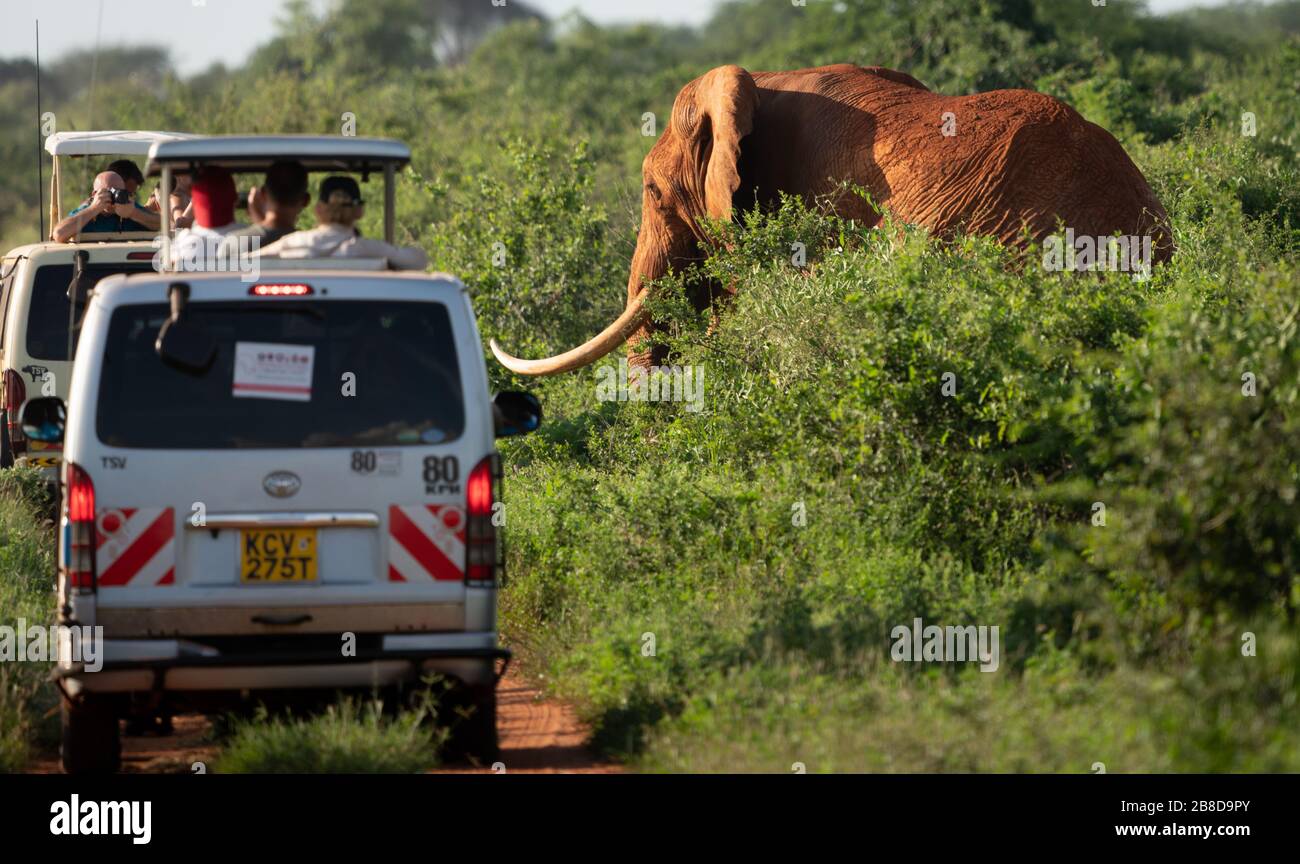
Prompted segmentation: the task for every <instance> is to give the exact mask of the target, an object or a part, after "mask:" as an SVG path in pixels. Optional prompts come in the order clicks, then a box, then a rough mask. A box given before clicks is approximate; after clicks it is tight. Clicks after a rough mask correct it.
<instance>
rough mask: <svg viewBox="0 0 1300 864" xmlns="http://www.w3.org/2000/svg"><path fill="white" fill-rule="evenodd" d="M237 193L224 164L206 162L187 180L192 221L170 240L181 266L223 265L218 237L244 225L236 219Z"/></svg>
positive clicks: (184, 268)
mask: <svg viewBox="0 0 1300 864" xmlns="http://www.w3.org/2000/svg"><path fill="white" fill-rule="evenodd" d="M238 197H239V193H238V192H237V191H236V189H235V178H234V177H232V176H231V174H230V172H229V171H227V170H226V169H225V168H220V167H217V166H208V167H206V168H202V169H200V170H199V172H198V174H197V175H196V176H195V177H194V182H193V183H191V184H190V206H191V211H192V212H193V214H194V224H193V226H191V227H190V228H187V229H185V230H183V231H179V232H177V234H176V239H175V241H173V243H172V255H173V257H174V259H175V261H176V262H177V264H178V269H182V270H216V269H225V268H224V267H221V266H219V265H220V261H219V259H220V256H218V255H217V254H216V250H217V247H218V246H219V245H220V244H221V239H222V238H223V237H225V236H226V235H227V234H229V233H231V232H232V231H238V230H239V229H241V228H243V227H244V226H243V225H242V224H240V223H238V222H236V221H235V201H236V200H237V199H238Z"/></svg>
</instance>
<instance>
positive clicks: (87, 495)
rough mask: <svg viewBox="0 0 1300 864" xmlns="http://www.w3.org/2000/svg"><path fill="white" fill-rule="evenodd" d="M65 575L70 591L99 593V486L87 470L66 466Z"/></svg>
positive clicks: (64, 517)
mask: <svg viewBox="0 0 1300 864" xmlns="http://www.w3.org/2000/svg"><path fill="white" fill-rule="evenodd" d="M65 466H66V467H65V468H64V470H65V471H66V472H67V473H66V474H65V475H64V481H63V482H64V493H63V494H64V498H63V500H64V512H63V556H62V557H63V560H62V562H61V563H62V569H63V576H64V578H65V579H66V580H67V582H66V583H65V584H66V585H67V586H68V589H69V590H72V591H80V592H83V593H85V592H90V591H94V590H95V484H94V483H92V482H91V480H90V475H89V474H87V473H86V471H85V469H84V468H82V467H81V466H80V465H77V464H76V463H73V462H67V463H65Z"/></svg>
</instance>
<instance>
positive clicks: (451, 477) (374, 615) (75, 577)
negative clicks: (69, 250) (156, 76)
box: [22, 136, 541, 771]
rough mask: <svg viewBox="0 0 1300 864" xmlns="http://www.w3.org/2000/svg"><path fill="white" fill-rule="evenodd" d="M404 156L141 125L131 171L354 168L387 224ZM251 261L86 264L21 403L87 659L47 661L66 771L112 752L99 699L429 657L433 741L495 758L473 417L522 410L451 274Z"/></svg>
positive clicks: (270, 689) (418, 662) (488, 431)
mask: <svg viewBox="0 0 1300 864" xmlns="http://www.w3.org/2000/svg"><path fill="white" fill-rule="evenodd" d="M408 158H409V156H408V151H407V149H406V147H405V146H404V145H402V144H400V143H398V142H394V141H375V140H365V139H357V138H295V137H276V136H271V137H232V138H207V139H193V140H186V141H172V142H163V143H158V144H156V145H154V146H153V147H152V148H151V150H150V158H149V165H148V173H149V174H151V175H152V174H158V175H160V176H161V177H162V187H163V193H164V194H165V193H166V190H167V187H168V186H169V184H170V182H171V178H172V177H173V176H174V175H175V174H176V173H178V172H182V171H194V170H197V169H199V168H202V167H203V166H205V165H220V166H222V167H225V168H227V169H229V170H230V171H232V172H259V171H264V170H265V169H266V168H267V167H268V166H269V165H270V164H271V163H272V162H274V161H276V160H282V159H297V160H299V161H301V162H302V163H303V164H304V165H305V166H306V167H307V168H308V169H309V170H311V171H329V172H340V171H346V172H353V173H358V174H362V175H363V176H364V175H366V174H376V175H379V176H383V177H384V178H385V181H386V182H385V186H386V194H385V201H386V206H385V216H386V219H385V221H386V228H385V234H386V235H387V236H390V237H391V236H392V231H393V220H392V217H393V207H392V200H393V198H392V194H393V193H392V186H393V179H394V172H395V170H396V169H397V168H399V167H400V166H401V165H403V164H404V163H405V162H406V161H407V159H408ZM164 260H166V259H164ZM269 266H270V267H274V268H275V269H274V272H273V273H266V272H264V273H262V274H261V276H260V277H259V278H255V279H246V278H244V274H241V273H238V272H225V273H220V272H206V273H184V274H179V273H170V272H162V273H149V274H140V275H132V276H114V277H111V278H108V279H105V280H103V281H102V282H100V283H99V284H98V285H97V286H96V288H95V290H94V292H93V293H92V294H91V296H90V298H89V301H88V303H87V304H86V310H85V317H84V319H83V322H82V325H81V335H80V343H79V346H78V352H77V363H76V366H75V369H74V370H73V375H72V384H71V390H70V393H69V399H68V401H67V405H66V408H65V405H64V403H63V401H61V400H59V399H57V398H39V399H32V400H29V401H28V403H27V404H26V406H25V408H24V411H23V415H22V420H23V430H24V432H25V433H26V434H27V436H28V437H29V438H33V439H38V440H42V441H45V442H48V443H52V444H57V443H59V442H62V443H63V446H64V454H65V460H66V461H65V465H64V471H65V474H64V478H65V479H64V484H65V488H64V496H63V504H62V514H61V530H62V534H61V543H60V549H59V577H58V594H59V613H60V618H61V621H62V622H63V623H65V624H68V625H80V626H91V625H95V626H102V627H103V628H104V630H103V634H104V643H103V657H102V664H103V665H102V667H100V668H94V667H93V666H92V665H90V664H88V663H86V662H84V661H82V660H79V659H77V658H68V657H64V658H60V661H59V664H58V667H57V670H56V675H57V677H58V680H59V682H60V685H61V687H62V688H63V689H64V693H65V698H64V700H63V703H64V704H63V764H64V767H65V768H66V769H67V770H69V771H95V770H99V771H102V770H113V769H115V768H116V767H117V766H118V763H119V746H120V745H119V726H118V723H119V719H121V718H135V719H137V720H140V721H158V720H165V719H166V718H168V717H169V716H170V715H171V714H173V713H174V712H177V711H183V710H200V711H214V710H227V709H231V708H232V707H239V706H248V707H252V706H254V705H256V704H259V703H265V704H270V705H278V704H283V703H286V702H287V703H290V704H297V703H299V702H300V701H309V702H311V703H317V702H319V701H320V700H321V699H325V700H330V699H333V698H334V694H335V691H337V690H338V689H339V688H357V689H360V690H367V691H369V690H372V689H383V690H402V691H403V692H413V691H414V692H418V690H419V688H420V687H421V686H422V683H421V682H422V680H423V679H424V678H425V677H426V676H428V675H429V674H430V673H437V674H440V675H442V676H445V677H446V678H449V679H452V680H454V681H455V682H457V683H458V685H459V686H458V687H457V688H456V689H455V690H453V691H452V693H451V694H449V695H450V698H452V699H453V700H454V701H455V704H460V705H464V706H467V708H468V710H466V711H464V712H462V713H463V714H464V715H465V716H464V717H463V719H455V720H453V721H452V723H453V728H452V731H453V741H454V742H455V743H454V747H455V749H457V750H459V751H462V752H466V753H469V754H473V755H475V756H477V757H479V758H481V759H485V760H490V759H492V758H495V752H496V725H495V713H496V712H495V706H496V701H495V699H496V697H495V685H496V682H497V680H498V678H499V675H500V674H501V672H502V671H504V665H505V662H506V661H507V660H508V657H509V653H508V652H507V651H506V650H505V649H503V648H501V647H500V646H499V645H498V643H497V627H496V596H497V587H498V584H499V581H500V576H501V563H500V562H501V560H502V559H501V548H500V545H499V543H498V536H497V531H498V527H499V526H500V525H501V524H502V522H503V520H502V519H501V513H500V497H499V480H500V470H499V459H498V456H497V453H496V449H495V444H494V439H495V438H496V437H498V436H501V435H512V434H518V433H520V432H525V431H529V430H531V429H534V428H536V426H537V425H538V424H539V423H540V420H541V408H540V406H539V405H538V404H537V401H536V400H535V399H533V398H532V397H531V396H528V395H526V394H519V393H513V394H511V393H503V394H499V395H498V396H497V397H496V398H495V399H493V398H492V397H491V396H490V394H489V390H488V376H487V369H486V366H485V363H484V359H483V348H482V342H481V340H480V338H479V333H478V328H477V325H476V323H475V319H474V312H473V309H472V307H471V305H470V299H469V295H468V293H467V291H466V289H465V286H464V285H462V284H461V283H460V282H459V281H458V280H457V279H455V278H454V277H451V276H446V275H439V274H426V273H409V272H408V273H396V272H388V271H385V270H381V269H379V268H381V267H382V266H383V262H382V261H365V260H355V259H354V260H346V259H322V260H301V259H295V260H283V261H279V262H275V263H273V264H270V265H269ZM440 713H442V715H443V716H444V717H445V716H454V715H449V714H448V713H447V712H440Z"/></svg>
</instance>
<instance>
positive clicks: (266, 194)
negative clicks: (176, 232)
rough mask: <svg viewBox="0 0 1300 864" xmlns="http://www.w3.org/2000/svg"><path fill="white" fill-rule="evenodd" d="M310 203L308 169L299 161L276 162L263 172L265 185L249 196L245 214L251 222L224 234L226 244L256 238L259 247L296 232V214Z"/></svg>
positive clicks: (229, 244)
mask: <svg viewBox="0 0 1300 864" xmlns="http://www.w3.org/2000/svg"><path fill="white" fill-rule="evenodd" d="M310 203H311V195H310V194H308V192H307V169H305V168H303V167H302V163H300V162H292V161H290V162H276V163H275V164H274V165H272V166H271V167H270V169H269V170H268V171H267V172H266V183H264V184H263V185H262V186H254V187H253V189H252V190H251V191H250V192H249V193H248V215H249V220H250V221H251V222H252V223H253V224H251V225H249V226H248V227H247V228H240V229H239V230H238V231H232V232H231V233H230V234H229V235H227V237H226V240H225V245H227V246H234V245H235V244H236V243H238V242H239V241H238V238H240V237H253V238H256V242H257V246H258V247H259V248H262V247H266V246H269V245H270V244H272V243H274V242H275V241H276V240H279V239H280V238H281V237H284V236H286V235H288V234H292V233H293V232H294V231H296V230H297V229H298V215H299V214H300V213H302V211H303V208H305V207H306V206H307V205H308V204H310Z"/></svg>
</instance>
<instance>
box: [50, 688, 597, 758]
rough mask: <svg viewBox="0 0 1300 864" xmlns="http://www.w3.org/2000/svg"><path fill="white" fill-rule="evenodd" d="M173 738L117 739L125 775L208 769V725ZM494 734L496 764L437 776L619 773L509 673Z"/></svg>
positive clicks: (568, 714) (212, 751)
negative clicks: (498, 741) (497, 743)
mask: <svg viewBox="0 0 1300 864" xmlns="http://www.w3.org/2000/svg"><path fill="white" fill-rule="evenodd" d="M173 726H174V729H173V733H172V734H171V735H166V736H158V735H139V736H137V735H127V736H124V737H123V739H122V772H123V773H124V774H184V773H190V772H192V771H193V770H194V764H195V763H196V762H202V763H204V764H205V765H210V764H211V762H212V760H213V759H214V758H215V756H216V754H217V747H216V746H215V745H214V744H212V743H211V742H210V741H209V740H207V736H208V731H209V723H208V721H207V720H206V719H205V718H203V717H202V716H200V715H197V714H190V715H184V716H180V717H177V718H175V720H174V721H173ZM497 729H498V731H499V733H500V737H501V758H500V761H499V762H498V763H497V766H496V768H493V767H492V766H490V765H485V766H481V767H479V766H474V765H470V764H462V765H457V764H452V765H447V766H444V767H442V768H439V769H437V770H436V771H435V772H433V773H438V774H443V773H447V774H467V773H493V772H496V773H500V772H501V771H502V770H504V771H505V772H508V773H518V774H605V773H612V772H616V771H619V770H621V769H620V767H619V766H618V765H617V764H613V763H609V762H604V761H601V760H599V759H597V758H596V756H595V755H594V754H592V752H591V751H590V750H589V749H588V748H587V747H586V745H585V742H586V739H587V730H586V729H584V728H583V726H582V724H581V723H579V722H578V719H577V717H576V716H574V713H573V711H572V709H570V708H569V707H568V706H567V705H564V704H562V703H560V702H555V701H552V700H544V699H542V698H541V693H540V691H539V690H538V689H537V688H536V687H535V686H533V685H532V684H531V683H530V682H529V681H527V680H526V679H525V677H524V676H523V674H522V673H520V672H518V671H516V670H514V669H512V670H511V671H510V673H509V674H507V675H506V677H505V678H504V679H502V681H501V684H500V685H499V686H498V688H497ZM32 770H33V771H34V772H35V773H39V774H47V773H53V772H57V771H59V770H60V769H59V761H58V757H57V756H56V755H54V754H49V755H47V756H46V757H44V758H42V759H41V760H39V761H38V762H37V764H36V765H35V766H33V769H32Z"/></svg>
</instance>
